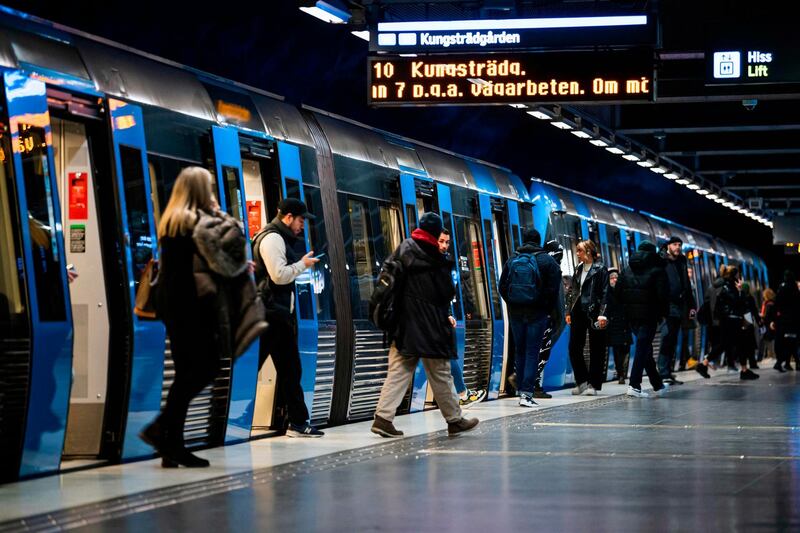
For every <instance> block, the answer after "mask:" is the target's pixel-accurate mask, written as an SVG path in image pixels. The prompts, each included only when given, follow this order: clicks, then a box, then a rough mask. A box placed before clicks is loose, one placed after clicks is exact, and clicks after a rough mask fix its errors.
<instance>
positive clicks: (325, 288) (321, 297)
mask: <svg viewBox="0 0 800 533" xmlns="http://www.w3.org/2000/svg"><path fill="white" fill-rule="evenodd" d="M304 187H305V197H306V206H308V210H309V211H310V212H311V213H313V214H314V215H316V219H314V220H306V226H308V236H309V241H310V246H311V250H314V254H315V255H320V254H323V253H325V254H327V253H328V238H327V233H326V229H325V217H324V216H323V213H322V196H321V194H320V190H319V188H318V187H312V186H310V185H307V184H306V185H305V186H304ZM398 219H399V214H398ZM399 231H400V230H399V228H398V232H399ZM312 275H313V276H314V278H313V285H314V292H315V293H316V294H317V319H318V320H320V321H322V320H335V314H334V302H333V291H331V290H330V288H331V268H330V256H327V255H326V257H324V258H323V259H322V260H321V261H320V263H319V264H318V265H317V267H315V268H314V271H313V273H312Z"/></svg>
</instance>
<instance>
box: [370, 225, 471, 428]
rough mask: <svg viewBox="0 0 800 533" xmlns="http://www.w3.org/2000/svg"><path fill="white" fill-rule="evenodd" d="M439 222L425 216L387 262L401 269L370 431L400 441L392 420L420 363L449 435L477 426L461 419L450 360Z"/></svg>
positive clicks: (452, 347) (450, 291)
mask: <svg viewBox="0 0 800 533" xmlns="http://www.w3.org/2000/svg"><path fill="white" fill-rule="evenodd" d="M441 233H442V219H441V218H440V217H439V215H437V214H436V213H425V214H423V215H422V216H421V217H420V219H419V227H418V228H417V229H415V230H414V231H413V232H412V234H411V238H410V239H405V240H404V241H403V242H401V243H400V246H398V247H397V249H396V250H395V251H394V252H392V254H391V255H390V256H389V258H388V259H387V261H393V262H397V261H399V262H400V264H401V265H402V267H401V271H400V272H399V274H398V275H397V278H396V281H395V283H397V284H398V285H397V288H396V289H395V290H398V291H400V292H399V293H398V294H402V298H401V299H400V314H399V324H398V326H397V329H396V330H395V331H394V332H391V334H390V340H391V342H392V344H391V348H390V349H389V371H388V373H387V375H386V381H384V383H383V387H382V388H381V395H380V398H379V399H378V406H377V408H376V409H375V420H374V422H373V424H372V429H371V431H372V432H373V433H376V434H378V435H380V436H382V437H389V438H391V437H402V436H403V432H402V431H400V430H398V429H397V428H395V427H394V423H393V421H394V416H395V413H396V412H397V408H398V407H399V406H400V402H402V401H403V398H404V397H405V395H406V391H407V390H408V387H409V383H410V382H411V379H412V378H413V377H414V372H415V371H416V369H417V365H418V364H419V362H420V361H422V366H423V367H424V368H425V374H426V375H427V376H428V383H429V384H430V386H431V389H432V390H433V397H434V399H435V400H436V404H437V405H438V406H439V410H440V412H441V413H442V416H443V417H444V419H445V420H446V421H447V432H448V434H449V435H450V436H454V435H458V434H460V433H463V432H465V431H469V430H471V429H473V428H474V427H475V426H477V425H478V419H477V418H470V419H466V418H463V417H462V416H461V407H460V406H459V402H458V396H457V395H456V393H455V387H454V385H453V377H452V375H451V373H450V360H451V359H455V358H457V357H458V354H457V352H456V344H455V329H454V327H453V324H452V323H451V321H450V303H451V302H452V300H453V298H454V297H455V287H454V286H453V278H452V275H451V272H452V270H453V261H452V259H450V257H449V256H446V255H443V254H442V253H441V252H440V251H439V242H438V238H439V235H441Z"/></svg>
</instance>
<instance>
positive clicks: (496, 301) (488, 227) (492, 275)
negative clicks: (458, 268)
mask: <svg viewBox="0 0 800 533" xmlns="http://www.w3.org/2000/svg"><path fill="white" fill-rule="evenodd" d="M483 231H484V235H486V239H487V241H488V242H487V243H486V245H487V246H490V248H489V254H487V255H488V256H489V261H488V265H487V266H488V267H489V271H488V273H487V274H488V275H489V280H490V281H489V283H490V284H491V285H490V286H491V287H492V291H491V297H492V308H493V309H494V316H495V317H497V319H498V320H499V319H500V317H502V316H503V310H502V308H501V306H500V294H499V291H498V290H497V285H498V282H499V276H498V274H497V265H496V264H495V261H496V257H497V254H498V253H499V252H500V247H499V245H498V243H497V240H496V239H497V236H495V235H493V234H492V223H491V222H489V221H488V220H484V221H483Z"/></svg>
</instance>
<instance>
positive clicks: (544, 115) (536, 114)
mask: <svg viewBox="0 0 800 533" xmlns="http://www.w3.org/2000/svg"><path fill="white" fill-rule="evenodd" d="M527 113H528V114H529V115H530V116H532V117H536V118H538V119H539V120H550V119H551V118H553V117H551V116H550V115H548V114H547V113H543V112H542V111H539V110H536V111H528V112H527Z"/></svg>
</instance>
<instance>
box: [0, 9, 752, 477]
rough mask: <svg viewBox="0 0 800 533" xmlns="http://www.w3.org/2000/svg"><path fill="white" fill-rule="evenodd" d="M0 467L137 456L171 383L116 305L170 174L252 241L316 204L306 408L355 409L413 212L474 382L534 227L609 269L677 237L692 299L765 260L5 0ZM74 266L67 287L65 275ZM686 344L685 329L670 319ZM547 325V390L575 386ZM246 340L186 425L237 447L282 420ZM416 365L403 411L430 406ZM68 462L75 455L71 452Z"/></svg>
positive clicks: (499, 329) (383, 358)
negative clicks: (448, 242)
mask: <svg viewBox="0 0 800 533" xmlns="http://www.w3.org/2000/svg"><path fill="white" fill-rule="evenodd" d="M0 28H1V29H0V74H2V91H0V93H2V96H0V199H2V200H1V201H0V268H1V270H0V350H2V353H1V354H0V436H2V437H1V439H2V440H0V456H2V457H3V460H2V463H0V480H3V481H8V480H13V479H18V478H20V477H30V476H37V475H43V474H48V473H53V472H57V471H59V470H61V469H65V468H70V467H71V465H75V464H85V461H86V460H90V461H98V462H109V461H110V462H115V461H128V460H133V459H137V458H144V457H149V456H151V454H152V450H151V449H150V448H149V447H148V446H146V445H145V444H144V443H142V442H141V441H140V440H139V439H138V437H137V434H138V432H139V431H140V430H141V429H142V427H143V426H144V424H146V423H147V422H148V421H150V420H151V419H152V418H153V417H154V416H155V415H156V414H157V412H158V410H159V408H160V406H161V404H162V402H163V400H164V398H165V394H166V390H167V389H168V387H169V386H170V384H171V382H172V379H173V367H172V363H171V358H170V351H169V340H168V339H167V338H166V334H165V330H164V327H163V325H162V324H161V323H160V322H158V321H152V320H145V319H142V318H140V317H138V316H136V315H135V314H134V313H133V312H132V310H133V301H134V295H135V292H136V288H137V285H138V283H139V279H140V276H141V274H142V271H143V269H144V267H145V265H146V264H147V262H148V260H149V259H150V258H151V257H154V256H157V254H158V247H157V242H156V236H155V228H156V225H157V223H158V220H159V217H160V213H161V210H162V209H163V208H164V206H165V204H166V201H167V198H168V197H169V194H170V190H171V187H172V184H173V182H174V180H175V178H176V176H177V174H178V172H179V170H180V169H181V168H182V167H184V166H186V165H201V166H205V167H206V168H208V169H209V170H211V171H212V173H213V174H214V176H215V177H216V186H217V194H218V197H219V202H220V205H221V206H222V207H223V209H225V210H227V211H228V212H229V213H231V214H232V215H233V216H235V217H237V218H238V219H240V220H241V221H242V222H243V223H244V226H245V228H246V230H247V232H248V234H249V235H252V234H253V233H254V232H256V231H257V230H258V229H259V228H260V227H261V226H263V225H264V224H265V223H266V222H267V221H268V220H269V218H270V217H271V216H273V215H274V213H275V211H276V205H277V203H278V202H279V201H280V199H281V198H282V197H286V196H291V197H298V198H301V199H303V200H304V201H305V202H306V203H307V204H308V205H309V207H310V209H311V211H312V212H314V213H316V215H317V219H316V221H314V222H312V223H310V224H308V225H307V229H306V234H305V242H306V247H307V249H313V250H315V251H316V252H317V253H322V252H325V253H326V254H327V256H326V258H325V259H324V260H323V261H322V262H321V263H320V264H319V265H318V268H316V270H314V271H313V272H310V273H307V274H306V275H305V277H303V278H302V279H300V280H298V286H297V301H298V302H299V304H298V306H297V318H298V323H299V329H300V351H301V358H302V364H303V387H304V390H305V391H306V402H307V403H308V406H309V411H310V412H311V413H312V421H313V422H314V423H315V424H328V425H332V424H342V423H346V422H348V421H354V420H363V419H368V418H370V417H371V416H372V414H373V411H374V409H375V406H376V403H377V399H378V394H379V391H380V387H381V384H382V382H383V379H384V377H385V375H386V367H387V349H386V348H385V347H384V345H383V335H382V333H381V332H380V331H377V330H376V329H375V328H374V327H372V326H371V325H370V323H369V321H368V320H367V305H368V300H369V297H370V294H371V291H372V288H373V284H374V282H375V278H376V275H377V273H378V271H379V268H380V265H381V263H382V261H383V260H384V258H385V257H386V256H387V254H389V253H390V252H391V251H392V250H393V249H394V248H395V246H397V245H398V243H399V242H400V241H401V240H402V239H403V238H404V237H406V236H408V235H409V234H410V232H411V231H412V230H413V229H414V227H415V224H416V223H417V219H418V217H419V215H420V214H421V213H422V212H424V211H430V210H433V211H437V212H439V213H441V215H442V218H443V220H444V222H445V226H446V227H447V228H450V230H451V232H452V235H453V242H454V250H455V255H456V257H457V264H458V267H457V269H456V272H455V273H454V279H455V281H456V283H457V285H458V289H459V290H458V295H457V301H456V302H455V305H454V308H455V314H456V315H457V316H456V318H457V323H458V326H457V332H458V335H457V342H458V352H459V357H460V358H461V362H462V363H463V366H464V375H465V379H466V382H467V384H468V386H469V387H470V388H485V389H487V390H488V398H489V399H490V400H493V399H496V398H498V397H499V396H502V395H503V394H504V392H505V389H506V385H505V383H506V380H505V373H506V372H505V370H506V364H505V363H506V361H507V359H508V351H509V342H508V340H509V335H508V321H507V318H506V312H505V308H504V305H503V302H502V300H501V299H500V298H499V296H498V291H497V282H498V278H499V274H500V269H501V268H502V265H503V264H504V262H505V261H506V259H507V258H508V257H509V255H510V254H511V253H512V252H513V250H514V249H515V247H517V246H518V245H519V244H520V240H521V228H522V227H525V226H531V225H532V226H535V227H536V228H537V229H538V230H539V231H540V232H541V234H542V235H545V236H546V238H547V239H551V238H556V239H558V240H560V241H561V242H562V243H563V244H564V246H565V248H566V249H567V250H568V251H569V250H571V251H572V252H573V253H567V254H565V258H564V263H563V264H562V269H563V271H564V272H565V273H571V272H572V269H573V268H574V266H575V258H574V250H575V246H576V243H577V242H578V241H579V240H581V239H592V240H594V241H595V242H596V243H597V244H598V246H599V249H600V250H601V252H602V258H603V260H604V261H605V263H606V264H607V265H609V266H619V265H623V264H624V263H625V262H626V260H627V257H628V255H629V253H630V251H631V250H633V249H634V247H635V246H636V245H637V244H638V242H639V241H640V240H642V239H645V238H647V239H650V240H653V241H656V242H659V243H661V242H663V241H664V240H666V239H667V238H668V237H669V236H670V235H679V236H680V237H681V238H682V239H683V242H684V243H685V245H684V248H685V252H686V253H687V255H688V257H689V258H690V266H691V270H692V277H693V281H694V287H695V290H696V291H697V293H698V297H701V296H702V295H701V293H702V290H703V287H705V286H706V285H707V284H708V283H709V282H710V281H711V279H712V277H713V272H714V271H715V270H716V269H717V268H718V267H719V265H720V264H721V263H728V262H735V263H736V264H739V265H741V266H742V267H743V268H744V272H745V275H746V277H747V278H748V279H749V280H750V281H751V283H752V284H753V285H754V286H755V287H756V288H760V287H761V286H762V285H763V284H764V283H765V282H766V279H767V272H766V268H765V265H764V263H763V262H762V261H761V260H760V259H759V258H757V257H755V256H753V255H752V254H750V253H748V252H746V251H744V250H741V249H739V248H736V247H735V246H733V245H731V244H728V243H725V242H721V241H720V240H718V239H715V238H713V237H711V236H709V235H707V234H704V233H702V232H698V231H694V230H691V229H688V228H685V227H681V226H678V225H676V224H672V223H670V222H668V221H665V220H663V219H660V218H658V217H655V216H652V215H647V214H643V213H639V212H636V211H634V210H632V209H629V208H626V207H624V206H620V205H616V204H612V203H610V202H606V201H603V200H600V199H597V198H593V197H590V196H587V195H584V194H581V193H578V192H575V191H571V190H569V189H566V188H563V187H560V186H557V185H553V184H550V183H546V182H543V181H539V180H532V181H531V182H529V184H528V185H526V184H525V183H523V181H522V180H520V179H519V178H518V177H517V176H515V175H514V174H512V173H511V172H510V171H508V170H507V169H504V168H501V167H498V166H495V165H491V164H488V163H485V162H482V161H477V160H475V159H471V158H469V157H463V156H460V155H457V154H453V153H450V152H447V151H445V150H441V149H438V148H436V147H433V146H429V145H426V144H423V143H419V142H415V141H412V140H409V139H406V138H403V137H400V136H397V135H393V134H391V133H387V132H384V131H379V130H376V129H373V128H370V127H367V126H364V125H361V124H357V123H354V122H351V121H349V120H347V119H344V118H341V117H335V116H332V115H330V114H327V113H325V112H322V111H319V110H316V109H312V108H308V107H302V108H298V107H295V106H292V105H289V104H287V103H285V102H284V101H283V100H282V99H281V97H279V96H276V95H273V94H270V93H266V92H264V91H261V90H258V89H254V88H251V87H246V86H243V85H241V84H238V83H235V82H231V81H228V80H223V79H220V78H218V77H215V76H213V75H210V74H207V73H203V72H199V71H196V70H193V69H191V68H187V67H184V66H181V65H177V64H174V63H171V62H169V61H165V60H163V59H159V58H156V57H152V56H149V55H147V54H144V53H141V52H137V51H135V50H130V49H127V48H124V47H122V46H119V45H116V44H114V43H109V42H107V41H104V40H102V39H99V38H95V37H92V36H90V35H86V34H83V33H80V32H77V31H74V30H71V29H68V28H64V27H61V26H58V25H55V24H52V23H49V22H47V21H43V20H39V19H35V18H32V17H29V16H27V15H23V14H20V13H17V12H14V11H10V10H3V11H2V12H0ZM69 271H73V272H77V273H78V274H79V277H78V278H77V279H75V280H74V281H73V282H71V283H70V282H69V278H70V277H71V274H70V272H69ZM688 333H689V337H691V342H690V343H689V349H690V350H691V351H692V353H694V354H697V353H699V351H700V350H701V346H702V342H703V341H702V337H703V335H702V332H701V331H691V332H688ZM567 336H568V334H567V335H564V336H563V337H562V339H561V341H560V342H559V343H558V344H557V345H556V347H555V348H554V351H553V355H552V358H551V361H550V363H549V364H548V366H547V369H546V373H545V385H546V386H548V387H550V388H557V387H563V386H565V385H567V384H568V383H570V381H571V370H570V367H569V363H568V358H567V355H566V338H567ZM257 359H258V358H257V346H253V347H252V348H251V349H250V350H249V351H248V352H247V353H246V354H244V355H243V356H242V357H241V358H239V359H237V360H236V361H235V362H232V361H228V362H227V364H225V365H223V370H222V372H221V374H220V376H219V377H218V378H217V379H216V381H215V382H214V383H213V384H212V385H211V386H209V387H208V388H207V389H206V390H205V391H204V392H203V393H202V394H201V395H200V397H198V398H197V399H196V400H195V401H194V402H193V404H192V406H191V408H190V413H189V420H188V423H187V425H186V440H187V442H188V443H191V444H194V445H197V446H213V445H220V444H227V443H233V442H238V441H242V440H245V439H249V438H252V437H254V436H258V435H263V434H266V432H268V431H269V428H274V427H279V426H280V425H281V423H282V421H283V412H282V410H281V409H280V408H276V407H275V406H276V405H278V404H279V403H280V402H275V398H276V394H278V395H279V394H280V391H276V390H275V379H274V377H275V371H274V369H273V368H270V367H268V366H265V368H264V369H262V371H261V373H259V372H258V371H257ZM427 400H428V392H427V386H426V381H425V375H424V373H423V372H417V374H416V376H415V378H414V381H413V386H412V387H411V389H410V390H409V393H408V396H407V399H406V401H405V402H404V405H403V407H402V408H403V409H404V410H405V411H407V412H413V411H419V410H421V409H424V408H425V407H426V402H427ZM75 459H81V460H83V461H81V462H80V463H78V462H76V461H74V460H75Z"/></svg>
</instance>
